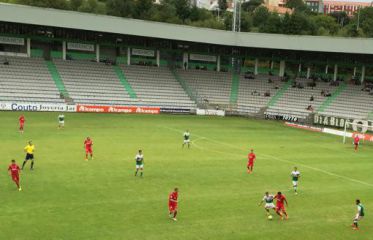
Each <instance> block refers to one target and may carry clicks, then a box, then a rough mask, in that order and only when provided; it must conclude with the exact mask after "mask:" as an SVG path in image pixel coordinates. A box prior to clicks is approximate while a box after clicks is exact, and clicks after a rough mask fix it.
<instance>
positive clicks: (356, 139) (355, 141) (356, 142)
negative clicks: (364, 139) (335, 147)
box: [354, 136, 360, 144]
mask: <svg viewBox="0 0 373 240" xmlns="http://www.w3.org/2000/svg"><path fill="white" fill-rule="evenodd" d="M359 141H360V138H359V136H356V137H355V138H354V143H355V144H358V143H359Z"/></svg>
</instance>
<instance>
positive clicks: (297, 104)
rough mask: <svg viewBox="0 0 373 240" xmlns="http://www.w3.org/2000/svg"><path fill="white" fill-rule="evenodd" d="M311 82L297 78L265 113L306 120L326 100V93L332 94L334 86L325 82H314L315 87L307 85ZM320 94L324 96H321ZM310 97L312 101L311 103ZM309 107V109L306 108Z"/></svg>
mask: <svg viewBox="0 0 373 240" xmlns="http://www.w3.org/2000/svg"><path fill="white" fill-rule="evenodd" d="M311 82H312V80H309V79H304V78H298V79H296V81H295V82H293V85H292V86H290V87H289V88H288V89H287V91H285V92H284V94H283V95H282V96H281V97H280V98H279V99H278V100H277V102H276V103H275V104H274V105H273V106H269V108H268V109H267V111H266V113H267V114H272V115H291V116H293V117H297V118H299V119H306V118H307V117H308V115H309V114H310V113H312V112H315V111H316V110H317V109H318V107H319V106H320V105H321V104H322V103H323V102H324V101H326V100H327V98H328V97H326V96H324V95H325V94H326V93H330V94H331V93H333V92H334V90H335V88H336V86H332V85H330V83H327V82H316V86H314V87H311V86H309V84H310V83H311ZM321 92H324V93H325V94H324V95H322V94H321ZM311 97H313V100H312V101H311ZM309 106H311V109H308V107H309Z"/></svg>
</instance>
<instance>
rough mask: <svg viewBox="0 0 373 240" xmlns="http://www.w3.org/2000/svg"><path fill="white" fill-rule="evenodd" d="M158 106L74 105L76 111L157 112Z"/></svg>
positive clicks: (158, 111)
mask: <svg viewBox="0 0 373 240" xmlns="http://www.w3.org/2000/svg"><path fill="white" fill-rule="evenodd" d="M160 111H161V110H160V108H159V107H135V106H96V105H80V104H78V105H76V112H94V113H142V114H159V113H160Z"/></svg>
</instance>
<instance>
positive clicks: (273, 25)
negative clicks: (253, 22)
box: [259, 13, 282, 33]
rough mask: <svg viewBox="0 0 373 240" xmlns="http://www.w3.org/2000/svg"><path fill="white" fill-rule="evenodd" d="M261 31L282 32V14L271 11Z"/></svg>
mask: <svg viewBox="0 0 373 240" xmlns="http://www.w3.org/2000/svg"><path fill="white" fill-rule="evenodd" d="M259 31H260V32H265V33H281V32H282V21H281V18H280V16H279V15H278V14H277V13H271V14H270V15H269V17H268V18H267V21H266V22H265V23H264V24H263V25H261V26H260V28H259Z"/></svg>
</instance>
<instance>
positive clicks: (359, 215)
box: [352, 199, 365, 230]
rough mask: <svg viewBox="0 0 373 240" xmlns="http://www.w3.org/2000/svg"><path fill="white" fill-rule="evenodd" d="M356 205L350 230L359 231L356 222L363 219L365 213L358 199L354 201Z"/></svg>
mask: <svg viewBox="0 0 373 240" xmlns="http://www.w3.org/2000/svg"><path fill="white" fill-rule="evenodd" d="M356 205H357V213H356V216H355V218H354V223H353V224H352V229H354V230H359V226H358V224H357V223H358V221H360V220H361V219H363V217H364V215H365V211H364V205H363V204H361V202H360V200H359V199H356Z"/></svg>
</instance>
